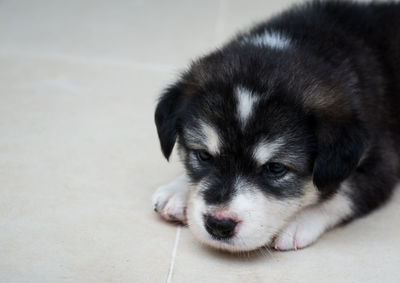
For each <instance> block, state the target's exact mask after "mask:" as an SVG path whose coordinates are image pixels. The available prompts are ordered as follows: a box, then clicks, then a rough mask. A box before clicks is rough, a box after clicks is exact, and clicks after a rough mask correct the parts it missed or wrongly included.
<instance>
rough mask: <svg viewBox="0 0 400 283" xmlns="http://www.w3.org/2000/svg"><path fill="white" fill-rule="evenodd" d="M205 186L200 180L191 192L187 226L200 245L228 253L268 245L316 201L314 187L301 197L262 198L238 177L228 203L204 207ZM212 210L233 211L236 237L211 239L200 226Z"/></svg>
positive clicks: (254, 189)
mask: <svg viewBox="0 0 400 283" xmlns="http://www.w3.org/2000/svg"><path fill="white" fill-rule="evenodd" d="M206 184H207V182H206V181H204V182H201V183H200V184H199V186H197V188H193V189H191V193H190V195H189V205H188V210H187V217H188V223H189V227H190V228H191V230H192V232H193V234H194V235H195V236H196V237H197V238H198V239H199V240H200V241H201V242H203V243H206V244H208V245H211V246H213V247H216V248H219V249H224V250H229V251H248V250H253V249H256V248H259V247H262V246H265V245H267V244H269V243H270V242H271V240H272V237H273V236H274V235H275V234H276V233H277V232H278V231H280V230H281V229H282V227H284V226H285V225H286V223H287V221H288V220H289V219H290V218H291V217H293V215H294V214H296V213H297V212H298V211H299V210H300V209H302V208H303V207H305V206H308V205H310V204H313V203H315V202H316V200H317V193H316V189H315V187H314V186H308V187H307V188H306V192H305V194H304V196H303V197H300V198H297V199H291V200H289V199H285V200H278V199H275V198H273V197H266V195H265V194H263V193H262V192H261V190H260V189H258V188H255V187H254V185H252V184H251V183H250V182H249V181H248V180H245V179H243V178H241V177H238V179H237V180H236V185H235V186H236V191H237V193H236V194H235V197H234V198H233V200H232V201H231V202H230V203H229V204H227V205H224V206H222V207H219V206H218V207H215V206H207V205H206V204H205V202H204V200H203V198H202V196H201V191H202V190H204V189H205V188H206ZM214 209H226V210H228V211H230V212H234V213H235V214H236V215H237V216H238V219H239V220H240V223H239V224H238V228H237V233H236V235H235V236H234V237H233V238H231V239H229V240H228V241H219V240H215V239H213V238H212V237H211V235H209V234H208V232H207V231H206V229H205V227H204V219H203V215H204V214H207V213H210V212H212V211H213V210H214Z"/></svg>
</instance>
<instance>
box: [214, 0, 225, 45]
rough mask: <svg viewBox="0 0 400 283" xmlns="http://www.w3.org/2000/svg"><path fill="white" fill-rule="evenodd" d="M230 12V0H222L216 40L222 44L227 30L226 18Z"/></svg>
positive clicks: (216, 24) (216, 28)
mask: <svg viewBox="0 0 400 283" xmlns="http://www.w3.org/2000/svg"><path fill="white" fill-rule="evenodd" d="M227 12H228V0H220V1H219V7H218V16H217V22H216V23H215V40H216V41H217V43H218V44H220V42H221V40H222V38H223V34H224V31H225V20H226V15H227Z"/></svg>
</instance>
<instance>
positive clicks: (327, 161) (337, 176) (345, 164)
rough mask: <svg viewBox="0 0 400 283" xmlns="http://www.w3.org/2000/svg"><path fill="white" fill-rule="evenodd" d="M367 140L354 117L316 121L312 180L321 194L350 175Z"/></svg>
mask: <svg viewBox="0 0 400 283" xmlns="http://www.w3.org/2000/svg"><path fill="white" fill-rule="evenodd" d="M367 140H368V137H367V134H366V131H365V130H364V129H363V127H362V123H360V121H358V120H357V119H351V120H350V121H346V122H343V121H341V122H332V121H331V122H323V123H321V125H319V127H318V130H317V143H318V149H317V156H316V159H315V161H314V168H313V182H314V184H315V185H316V186H317V188H318V189H319V190H320V191H321V193H322V194H325V195H329V194H330V193H331V192H333V191H334V190H335V189H336V188H337V187H338V186H339V185H340V183H341V182H342V181H343V180H345V179H346V178H347V177H349V176H350V174H351V173H352V172H353V170H355V168H356V167H357V166H358V164H359V162H360V159H361V157H362V155H363V153H364V152H365V150H366V148H367Z"/></svg>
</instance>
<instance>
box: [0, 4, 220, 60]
mask: <svg viewBox="0 0 400 283" xmlns="http://www.w3.org/2000/svg"><path fill="white" fill-rule="evenodd" d="M217 8H218V4H217V3H216V1H213V0H205V1H194V0H191V1H186V0H171V1H162V0H154V1H144V0H136V1H112V2H110V1H103V0H102V1H94V0H89V1H76V0H74V1H62V0H56V1H47V0H40V1H12V0H7V1H1V2H0V35H1V45H0V52H2V53H5V54H10V53H13V54H17V55H20V54H31V55H34V56H40V55H42V56H44V55H45V56H51V57H55V58H59V57H61V58H71V59H73V60H77V59H79V58H80V59H81V60H93V59H96V60H103V61H117V62H136V63H140V64H144V65H146V64H149V63H153V64H156V65H159V66H161V67H162V66H163V65H171V64H172V65H178V66H184V65H185V64H186V63H187V62H188V61H189V60H190V59H192V57H193V56H198V55H201V54H202V53H203V52H205V50H209V49H210V47H212V46H213V45H214V44H215V22H216V20H217V14H218V9H217ZM146 66H147V65H146Z"/></svg>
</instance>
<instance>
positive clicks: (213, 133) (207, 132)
mask: <svg viewBox="0 0 400 283" xmlns="http://www.w3.org/2000/svg"><path fill="white" fill-rule="evenodd" d="M200 125H201V129H202V133H203V135H204V137H205V138H206V141H205V144H206V145H207V148H208V152H209V153H210V154H218V153H219V149H220V146H221V140H220V138H219V135H218V132H217V130H216V129H215V128H214V127H212V126H211V125H209V124H207V123H206V122H201V123H200Z"/></svg>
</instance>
